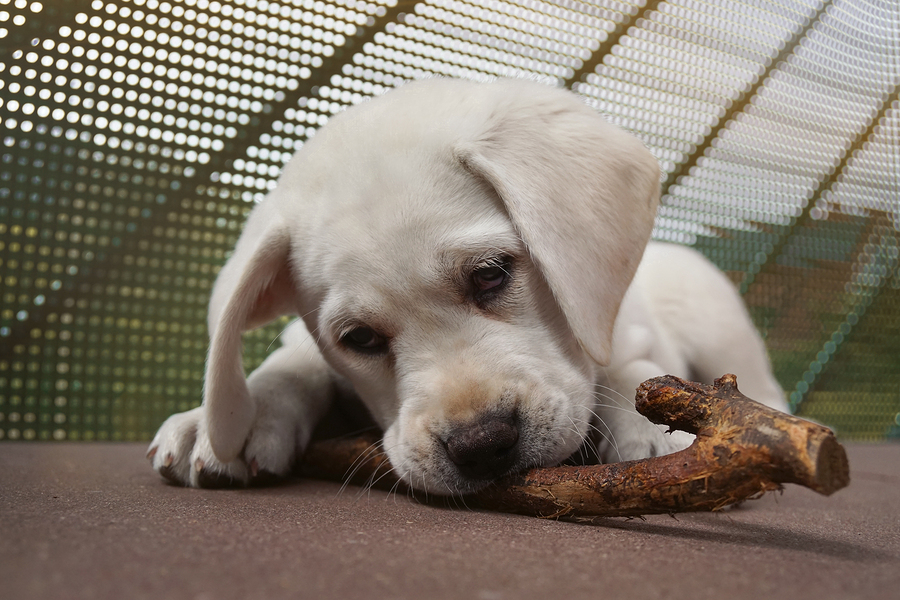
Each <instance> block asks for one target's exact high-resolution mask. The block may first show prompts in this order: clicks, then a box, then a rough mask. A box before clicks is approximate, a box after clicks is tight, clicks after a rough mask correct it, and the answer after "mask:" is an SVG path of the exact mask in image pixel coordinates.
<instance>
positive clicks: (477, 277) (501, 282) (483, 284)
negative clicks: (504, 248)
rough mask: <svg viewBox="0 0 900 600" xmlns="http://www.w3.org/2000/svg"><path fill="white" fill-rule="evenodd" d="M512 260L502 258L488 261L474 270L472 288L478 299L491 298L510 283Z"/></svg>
mask: <svg viewBox="0 0 900 600" xmlns="http://www.w3.org/2000/svg"><path fill="white" fill-rule="evenodd" d="M510 273H511V261H510V260H509V259H508V258H500V259H497V260H496V261H491V262H489V263H486V264H484V265H482V266H480V267H478V268H476V269H475V270H474V271H472V288H473V289H474V293H475V300H476V301H485V300H489V299H490V298H491V297H492V296H493V295H495V294H497V293H499V292H500V291H501V290H502V289H503V288H504V287H506V284H507V283H509V280H510V277H511V275H510Z"/></svg>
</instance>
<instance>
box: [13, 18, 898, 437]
mask: <svg viewBox="0 0 900 600" xmlns="http://www.w3.org/2000/svg"><path fill="white" fill-rule="evenodd" d="M434 75H441V76H449V77H461V78H469V79H478V80H482V79H489V78H492V77H496V76H528V77H532V78H535V79H539V80H541V81H544V82H546V83H547V84H548V85H561V86H567V87H570V88H571V89H573V90H575V91H577V92H578V93H580V94H582V95H583V96H584V97H585V99H586V101H587V102H588V103H590V104H591V105H592V106H594V107H596V108H597V110H599V111H601V112H603V113H605V114H606V115H608V116H609V118H610V119H611V120H613V121H614V122H616V123H618V124H619V125H621V126H623V127H625V128H627V129H629V130H630V131H632V132H634V133H635V134H636V135H638V136H639V137H641V138H642V139H643V140H644V142H645V143H646V144H647V145H648V147H650V149H651V150H652V151H653V152H654V153H655V154H656V155H657V157H658V158H659V160H660V163H661V165H662V167H663V170H664V174H665V181H664V183H663V185H664V188H663V189H664V196H663V201H662V207H661V209H660V213H659V217H658V219H657V226H656V229H655V231H654V237H656V238H657V239H662V240H669V241H672V242H677V243H682V244H689V245H693V246H695V247H697V248H699V249H700V250H702V251H703V252H704V253H705V254H706V255H707V256H709V257H710V258H711V259H712V260H713V261H715V262H716V263H717V264H718V265H719V266H721V267H722V268H723V269H724V270H725V271H726V272H728V273H729V274H730V275H731V277H732V279H733V281H734V282H735V285H737V286H740V288H741V290H742V292H743V294H744V297H745V299H746V301H747V303H748V305H749V306H750V308H751V312H752V314H753V317H754V319H755V321H756V323H757V325H758V326H759V328H760V330H761V331H762V333H763V334H764V336H765V337H766V340H767V343H768V346H769V350H770V353H771V356H772V358H773V361H774V363H775V367H776V371H777V374H778V377H779V379H780V381H781V383H782V385H783V386H784V387H785V389H786V390H787V392H788V393H789V394H790V400H791V403H792V406H793V407H794V409H795V410H796V411H797V412H799V414H801V415H805V416H809V417H813V418H816V419H819V420H821V421H824V422H825V423H827V424H829V425H831V426H833V427H835V428H836V429H837V431H838V432H839V434H840V435H842V436H843V437H844V438H845V439H867V440H877V439H884V438H890V437H894V438H896V437H900V331H898V329H900V271H898V268H900V265H898V228H900V104H898V96H897V93H898V92H897V89H898V82H900V4H898V3H896V2H881V1H874V0H873V1H870V2H866V1H862V0H848V1H845V2H839V1H836V0H835V1H832V2H822V1H817V0H796V1H794V0H781V1H768V0H748V1H727V0H707V1H700V0H697V1H693V0H681V1H673V2H652V1H651V2H646V3H642V2H624V1H618V0H608V1H583V2H582V1H578V0H565V1H556V2H549V1H548V2H543V1H538V0H509V1H497V0H492V1H484V2H468V1H466V2H463V1H456V0H430V1H426V2H406V1H400V2H397V0H384V1H374V2H369V1H365V0H358V1H357V0H339V1H335V2H324V1H313V0H280V1H279V2H267V1H266V0H234V1H228V0H220V1H208V0H169V1H165V2H160V1H158V0H133V1H126V0H117V1H115V2H108V1H106V0H94V1H92V2H91V1H86V0H67V1H66V2H49V1H48V2H43V3H39V2H31V1H29V0H0V127H2V133H0V138H2V147H0V439H8V440H19V439H24V440H48V439H55V440H62V439H71V440H136V439H148V438H149V437H150V436H151V435H152V434H153V432H154V431H155V429H156V428H157V426H158V425H159V424H160V423H161V422H162V420H163V419H164V418H165V417H166V416H167V415H169V414H171V413H172V412H175V411H181V410H186V409H188V408H190V407H192V406H195V405H196V404H198V403H199V400H200V392H201V386H202V375H203V362H204V358H205V352H206V346H207V339H206V326H205V312H206V311H205V307H206V302H207V299H208V294H209V291H210V288H211V285H212V282H213V280H214V278H215V275H216V272H217V271H218V269H219V267H220V265H221V264H222V262H223V260H224V259H225V257H226V256H227V253H228V252H229V251H230V249H231V247H232V246H233V244H234V242H235V240H236V238H237V235H238V232H239V231H240V228H241V225H242V222H243V220H244V218H245V216H246V214H247V212H248V211H249V210H250V208H251V206H252V205H253V204H254V202H257V201H258V200H260V199H261V198H262V197H263V196H264V195H265V193H266V191H267V190H268V189H271V187H272V186H273V185H274V182H275V180H276V178H277V176H278V174H279V172H280V170H281V168H282V166H283V165H284V163H285V161H286V160H287V159H288V157H289V156H290V155H291V154H292V153H293V152H294V151H295V150H297V149H298V148H300V147H301V146H302V145H303V143H304V141H305V140H306V139H307V138H308V137H310V136H311V135H313V134H314V131H315V129H316V128H317V127H319V126H321V125H323V124H324V123H325V122H326V121H327V120H328V118H329V117H330V116H331V115H333V114H335V113H337V112H339V111H341V110H343V109H344V108H346V107H347V106H349V105H352V104H356V103H359V102H361V101H363V100H364V99H365V98H367V97H370V96H373V95H378V94H382V93H384V92H385V91H386V90H387V89H389V88H391V87H393V86H395V85H397V84H399V83H402V82H403V81H407V80H410V79H415V78H420V77H427V76H434ZM283 324H284V323H283V322H282V323H278V324H275V325H273V326H270V327H267V328H265V329H263V330H259V331H256V332H253V333H251V334H248V335H247V337H246V362H247V365H246V366H247V368H248V369H249V368H252V367H253V366H254V365H256V364H258V363H259V362H260V361H261V359H262V357H263V356H264V355H265V353H266V350H267V348H268V347H269V345H270V344H271V343H272V340H273V339H274V338H275V337H276V335H277V333H278V331H279V330H280V328H281V327H282V326H283Z"/></svg>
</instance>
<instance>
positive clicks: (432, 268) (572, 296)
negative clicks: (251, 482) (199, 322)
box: [151, 80, 784, 493]
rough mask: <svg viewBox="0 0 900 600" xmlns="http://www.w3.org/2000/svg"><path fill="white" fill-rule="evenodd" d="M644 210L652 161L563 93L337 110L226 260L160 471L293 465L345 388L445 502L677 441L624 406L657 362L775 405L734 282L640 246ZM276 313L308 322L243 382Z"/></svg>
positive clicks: (526, 90)
mask: <svg viewBox="0 0 900 600" xmlns="http://www.w3.org/2000/svg"><path fill="white" fill-rule="evenodd" d="M657 200H658V171H657V167H656V163H655V160H654V159H653V157H652V156H651V155H649V153H648V152H647V151H646V150H645V149H644V148H643V147H642V146H641V145H640V143H638V142H637V141H636V140H634V139H633V138H631V137H630V136H627V135H625V134H624V133H622V132H621V131H619V130H617V129H616V128H614V127H612V126H610V125H609V124H608V123H606V122H605V121H603V120H602V119H601V118H600V117H599V116H597V115H596V114H594V113H592V112H591V111H590V110H589V109H588V108H587V107H585V106H584V105H583V104H582V103H581V102H580V101H579V100H578V99H577V98H576V97H575V96H573V95H571V94H569V93H567V92H563V91H560V90H554V89H550V88H545V87H541V86H538V85H536V84H531V83H525V82H518V81H512V82H500V83H495V84H487V85H485V84H482V85H478V84H472V83H467V82H460V81H449V80H432V81H427V82H419V83H415V84H410V85H408V86H404V87H403V88H401V89H399V90H397V91H394V92H391V93H390V94H388V95H387V96H385V97H384V98H380V99H377V100H374V101H371V102H368V103H365V104H363V105H361V106H359V107H356V108H354V109H352V110H351V111H348V112H347V113H345V114H343V115H340V116H338V117H336V118H335V119H333V120H332V122H331V123H329V125H328V126H327V127H325V128H324V129H323V130H322V131H321V132H320V133H319V134H318V135H317V136H316V138H315V139H313V140H311V141H310V142H309V143H308V144H307V147H306V148H304V149H303V151H301V152H300V153H298V155H297V156H296V157H295V158H294V159H292V161H291V162H290V163H289V164H288V165H287V166H286V167H285V172H284V175H283V176H282V179H281V181H280V182H279V185H278V188H277V189H276V190H275V191H273V192H272V194H271V195H270V197H269V198H267V199H266V200H265V201H264V202H263V203H261V204H260V205H259V206H258V207H256V208H255V209H254V211H253V213H252V214H251V216H250V218H249V220H248V222H247V225H246V227H245V230H244V232H243V234H242V236H241V239H240V240H239V242H238V245H237V248H236V249H235V253H234V255H233V256H232V258H231V259H230V260H229V261H228V263H227V264H226V266H225V267H224V268H223V270H222V272H221V274H220V276H219V279H218V280H217V283H216V286H215V289H214V290H213V295H212V299H211V303H210V320H209V325H210V334H211V346H210V356H209V361H208V365H207V377H206V387H205V390H204V404H203V406H201V407H200V408H198V409H195V410H193V411H189V412H187V413H183V414H181V415H175V416H173V417H171V418H170V419H169V420H168V421H167V422H166V423H165V424H164V425H163V426H162V427H161V428H160V431H159V433H158V434H157V436H156V438H155V439H154V441H153V443H152V444H151V455H152V459H153V464H154V468H156V469H157V470H158V471H159V472H160V473H162V474H163V475H164V476H166V477H168V478H170V479H173V480H175V481H178V482H182V483H186V484H191V485H218V484H221V483H223V482H225V483H228V482H233V483H238V484H239V483H245V482H246V481H247V480H248V479H250V478H251V477H253V476H255V475H258V474H259V473H262V472H267V473H274V474H276V475H284V474H286V473H287V472H288V471H289V469H290V466H291V463H292V462H293V460H294V459H295V458H296V456H297V455H298V454H299V453H300V452H302V449H303V448H304V447H305V445H306V443H307V442H308V440H309V436H310V434H311V432H312V429H313V428H314V426H315V424H316V422H317V421H318V420H319V418H320V417H321V416H322V414H323V413H324V411H325V410H326V408H327V406H328V403H329V402H330V401H331V400H332V399H333V398H334V397H335V395H337V394H346V393H353V394H356V395H358V396H359V398H360V399H361V400H362V402H363V403H364V404H365V405H366V406H367V408H368V410H369V411H370V413H371V415H372V417H373V418H374V419H375V421H376V422H377V423H378V424H379V425H380V426H381V428H382V429H383V430H384V432H385V435H384V447H385V451H386V452H387V453H388V456H389V457H390V459H391V463H392V464H393V466H394V468H395V469H396V470H397V471H398V473H399V474H400V475H401V476H402V477H403V478H404V479H406V480H407V482H409V483H410V484H411V485H413V486H415V487H419V488H422V489H426V490H428V491H429V492H437V493H465V492H468V491H472V490H475V489H478V488H479V487H482V486H484V485H486V484H487V483H488V482H489V481H491V480H492V479H494V478H496V477H498V476H501V475H503V474H505V473H507V472H509V471H511V470H519V469H524V468H527V467H531V466H538V465H548V464H554V463H558V462H560V461H562V460H564V459H566V458H567V457H568V456H569V455H571V454H572V453H573V452H574V451H576V450H577V449H578V448H579V447H580V446H581V445H582V443H583V442H584V441H585V439H586V438H588V437H589V435H590V434H591V433H596V434H597V435H596V436H594V437H595V438H596V440H597V445H596V448H595V449H596V450H597V452H599V453H600V454H601V458H602V459H603V460H606V461H610V460H626V459H633V458H641V457H644V456H649V455H653V454H660V453H666V452H669V451H672V450H675V449H677V448H679V447H681V446H683V445H685V444H686V443H687V439H686V436H667V435H664V434H663V433H662V432H661V431H660V429H659V428H657V427H656V426H653V425H651V424H650V423H649V422H647V421H646V420H644V419H643V418H642V417H640V416H638V415H637V414H636V413H635V412H634V409H633V400H632V398H633V395H634V389H635V388H636V386H637V385H638V384H639V383H641V382H642V381H644V380H645V379H647V378H649V377H652V376H655V375H660V374H663V373H670V374H673V375H679V376H683V377H691V376H693V377H696V378H698V379H705V380H709V379H711V378H713V377H716V376H720V375H722V374H723V373H725V372H736V374H737V375H738V377H739V378H740V380H741V382H742V389H745V390H746V392H747V393H748V395H750V396H751V397H755V398H757V399H758V400H760V401H762V402H766V403H768V404H770V405H773V406H777V407H779V408H784V403H783V399H782V392H781V390H780V388H779V387H778V384H777V383H776V382H775V381H774V378H773V377H772V374H771V371H770V368H769V365H768V361H767V359H766V356H765V349H764V348H763V345H762V342H761V340H760V339H759V337H758V336H757V334H756V332H755V331H754V329H753V326H752V324H751V323H750V320H749V318H748V316H747V314H746V311H745V309H744V307H743V305H742V303H741V300H740V298H739V297H738V295H737V294H736V292H735V290H734V289H733V286H732V285H731V284H730V282H729V281H728V280H727V279H726V278H725V277H724V276H723V275H722V274H721V273H719V272H718V271H717V270H716V269H715V268H714V267H713V266H712V265H711V264H710V263H709V262H708V261H706V260H705V259H704V258H703V257H702V256H700V255H699V254H697V253H695V252H693V251H691V250H688V249H686V248H681V247H673V246H667V245H660V244H651V245H650V246H649V247H647V251H646V253H644V248H645V245H646V243H647V239H648V238H649V234H650V230H651V228H652V224H653V218H654V215H655V212H656V203H657ZM642 254H643V261H642V262H641V256H642ZM639 263H640V265H641V266H640V268H638V264H639ZM282 314H297V315H301V316H302V323H301V322H298V323H297V324H295V325H292V326H291V327H290V328H289V330H288V331H287V332H286V333H285V335H284V336H283V346H282V347H281V348H280V349H278V350H276V351H275V352H274V353H273V354H272V355H271V356H270V357H269V358H267V360H266V361H265V362H264V363H263V365H262V366H261V367H260V368H259V369H258V370H257V371H255V372H254V373H253V374H252V375H251V376H250V377H249V379H248V380H247V381H245V380H244V376H243V373H242V371H241V368H240V334H241V332H242V331H244V330H246V329H249V328H251V327H254V326H257V325H259V324H262V323H265V322H267V321H270V320H271V319H273V318H275V317H277V316H279V315H282ZM304 325H305V327H304ZM307 332H311V333H312V335H310V334H309V333H307Z"/></svg>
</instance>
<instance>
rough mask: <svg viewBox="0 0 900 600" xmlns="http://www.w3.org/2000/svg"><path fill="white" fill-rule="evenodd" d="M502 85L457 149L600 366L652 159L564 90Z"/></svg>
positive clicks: (654, 170)
mask: <svg viewBox="0 0 900 600" xmlns="http://www.w3.org/2000/svg"><path fill="white" fill-rule="evenodd" d="M492 85H504V84H492ZM505 85H507V86H509V87H510V88H512V90H511V91H512V92H513V93H512V94H507V95H505V96H504V98H506V96H512V99H504V100H501V101H500V104H501V105H500V106H498V107H497V109H496V110H495V111H494V112H493V113H492V116H491V118H490V119H489V120H488V121H487V122H486V124H485V127H484V130H483V132H481V133H480V135H479V136H477V137H476V139H473V140H471V141H466V142H463V143H462V144H461V145H460V146H459V147H458V148H457V156H458V157H459V159H460V160H461V161H462V163H463V164H464V165H465V166H466V167H467V168H468V169H469V170H470V171H471V172H473V173H474V174H476V175H477V176H480V177H482V178H484V179H485V180H486V181H488V182H489V183H490V184H492V185H493V187H494V189H495V190H496V191H497V193H498V194H499V196H500V198H501V199H502V201H503V204H504V206H505V208H506V211H507V212H508V214H509V216H510V219H511V220H512V222H513V224H514V226H515V227H516V229H517V230H518V232H519V235H520V236H521V237H522V239H523V241H524V242H525V245H526V246H527V248H528V251H529V252H530V254H531V256H532V258H533V260H534V261H535V263H536V264H537V266H538V268H539V269H540V270H541V273H542V274H543V276H544V278H545V279H546V280H547V282H548V284H549V285H550V288H551V290H552V291H553V294H554V297H555V298H556V301H557V302H558V303H559V306H560V308H561V309H562V312H563V314H564V315H565V317H566V320H567V321H568V323H569V327H570V328H571V329H572V331H573V333H574V334H575V336H576V338H577V340H578V342H579V343H580V344H581V346H582V348H584V350H585V351H586V352H587V353H588V354H589V355H590V356H591V357H592V358H593V359H594V360H595V361H596V362H597V363H599V364H601V365H605V364H608V362H609V360H610V355H611V352H612V331H613V324H614V322H615V318H616V314H617V312H618V309H619V305H620V303H621V301H622V297H623V296H624V294H625V292H626V290H627V288H628V285H629V284H630V282H631V279H632V277H633V276H634V272H635V270H636V269H637V266H638V263H639V262H640V259H641V255H642V254H643V251H644V247H645V246H646V244H647V241H648V239H649V237H650V232H651V230H652V228H653V221H654V217H655V215H656V208H657V204H658V202H659V187H660V186H659V166H658V163H657V161H656V159H655V158H654V157H653V155H652V154H650V152H649V151H648V150H647V149H646V148H644V146H643V145H642V144H641V142H640V141H638V140H637V139H636V138H634V137H632V136H630V135H628V134H626V133H625V132H623V131H621V130H620V129H618V128H617V127H615V126H613V125H611V124H610V123H608V122H607V121H606V120H605V119H603V118H602V117H601V116H600V115H598V114H597V113H595V112H594V111H593V110H591V109H590V108H589V107H587V106H586V105H584V104H583V103H582V102H581V101H580V100H579V99H578V98H577V96H575V95H574V94H570V93H568V92H565V91H562V90H556V89H552V88H548V89H543V88H539V87H538V86H535V85H534V84H523V83H520V82H508V83H506V84H505Z"/></svg>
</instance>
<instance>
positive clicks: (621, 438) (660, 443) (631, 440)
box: [597, 421, 694, 463]
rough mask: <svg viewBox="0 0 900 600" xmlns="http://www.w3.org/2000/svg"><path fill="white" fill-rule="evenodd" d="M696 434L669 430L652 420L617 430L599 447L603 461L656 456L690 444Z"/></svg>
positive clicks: (612, 461)
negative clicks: (651, 421) (668, 431)
mask: <svg viewBox="0 0 900 600" xmlns="http://www.w3.org/2000/svg"><path fill="white" fill-rule="evenodd" d="M693 441H694V436H693V435H691V434H689V433H685V432H684V431H673V432H672V433H666V428H665V427H663V426H659V425H654V424H652V423H650V422H649V421H646V422H645V423H641V424H640V425H638V426H632V427H629V428H627V429H624V430H622V429H620V430H618V431H614V432H613V435H612V437H610V436H607V437H606V438H605V439H604V440H603V441H602V442H601V443H600V444H598V448H597V449H598V451H599V454H600V458H601V460H602V461H603V462H604V463H614V462H624V461H626V460H640V459H644V458H652V457H654V456H665V455H666V454H672V453H673V452H678V451H679V450H683V449H685V448H687V447H688V446H690V445H691V443H692V442H693Z"/></svg>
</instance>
